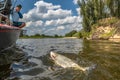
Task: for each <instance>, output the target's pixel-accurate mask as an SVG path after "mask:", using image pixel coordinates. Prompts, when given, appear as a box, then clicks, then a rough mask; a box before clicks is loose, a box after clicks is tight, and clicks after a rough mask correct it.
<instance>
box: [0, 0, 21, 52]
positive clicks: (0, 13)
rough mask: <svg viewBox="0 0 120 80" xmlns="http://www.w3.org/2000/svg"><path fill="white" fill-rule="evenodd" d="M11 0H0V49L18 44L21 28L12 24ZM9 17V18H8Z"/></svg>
mask: <svg viewBox="0 0 120 80" xmlns="http://www.w3.org/2000/svg"><path fill="white" fill-rule="evenodd" d="M11 6H12V1H11V0H0V51H3V50H6V49H8V48H11V47H12V46H13V45H14V44H16V41H17V39H18V38H19V36H20V32H21V29H20V28H17V27H15V26H11V24H10V19H9V16H10V10H11ZM6 19H7V20H6Z"/></svg>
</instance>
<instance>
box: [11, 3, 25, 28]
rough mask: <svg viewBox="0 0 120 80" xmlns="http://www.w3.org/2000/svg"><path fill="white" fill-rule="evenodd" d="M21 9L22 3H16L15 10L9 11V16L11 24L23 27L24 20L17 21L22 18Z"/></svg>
mask: <svg viewBox="0 0 120 80" xmlns="http://www.w3.org/2000/svg"><path fill="white" fill-rule="evenodd" d="M21 9H22V5H20V4H19V5H17V6H16V8H15V10H13V11H11V18H12V23H13V26H15V27H19V28H23V27H25V22H19V19H20V18H21V19H22V18H23V15H22V14H21V12H20V10H21Z"/></svg>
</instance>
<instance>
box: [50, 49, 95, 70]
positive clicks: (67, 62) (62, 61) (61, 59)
mask: <svg viewBox="0 0 120 80" xmlns="http://www.w3.org/2000/svg"><path fill="white" fill-rule="evenodd" d="M50 57H51V59H52V60H53V61H54V62H55V64H57V65H59V66H61V67H62V68H75V69H79V70H81V71H83V72H86V71H89V70H91V69H93V68H95V66H92V67H82V66H80V65H78V64H77V63H75V62H74V61H73V60H71V59H70V58H68V57H65V56H63V55H61V54H58V53H56V52H53V51H51V52H50Z"/></svg>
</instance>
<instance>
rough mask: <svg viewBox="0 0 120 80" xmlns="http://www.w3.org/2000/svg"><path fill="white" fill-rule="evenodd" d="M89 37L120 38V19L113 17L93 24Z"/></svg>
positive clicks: (102, 38) (93, 38)
mask: <svg viewBox="0 0 120 80" xmlns="http://www.w3.org/2000/svg"><path fill="white" fill-rule="evenodd" d="M88 38H89V39H92V40H97V39H100V40H110V39H120V19H118V18H115V17H112V18H105V19H101V20H99V21H98V22H97V23H96V24H94V25H93V26H92V30H91V32H90V35H89V37H88Z"/></svg>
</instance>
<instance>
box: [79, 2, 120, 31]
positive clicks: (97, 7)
mask: <svg viewBox="0 0 120 80" xmlns="http://www.w3.org/2000/svg"><path fill="white" fill-rule="evenodd" d="M78 5H79V7H80V14H81V16H82V19H83V20H82V21H83V22H82V26H83V29H84V31H85V32H90V31H91V26H92V25H93V24H95V23H97V22H98V21H99V20H100V19H103V18H107V17H117V18H120V0H78Z"/></svg>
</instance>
